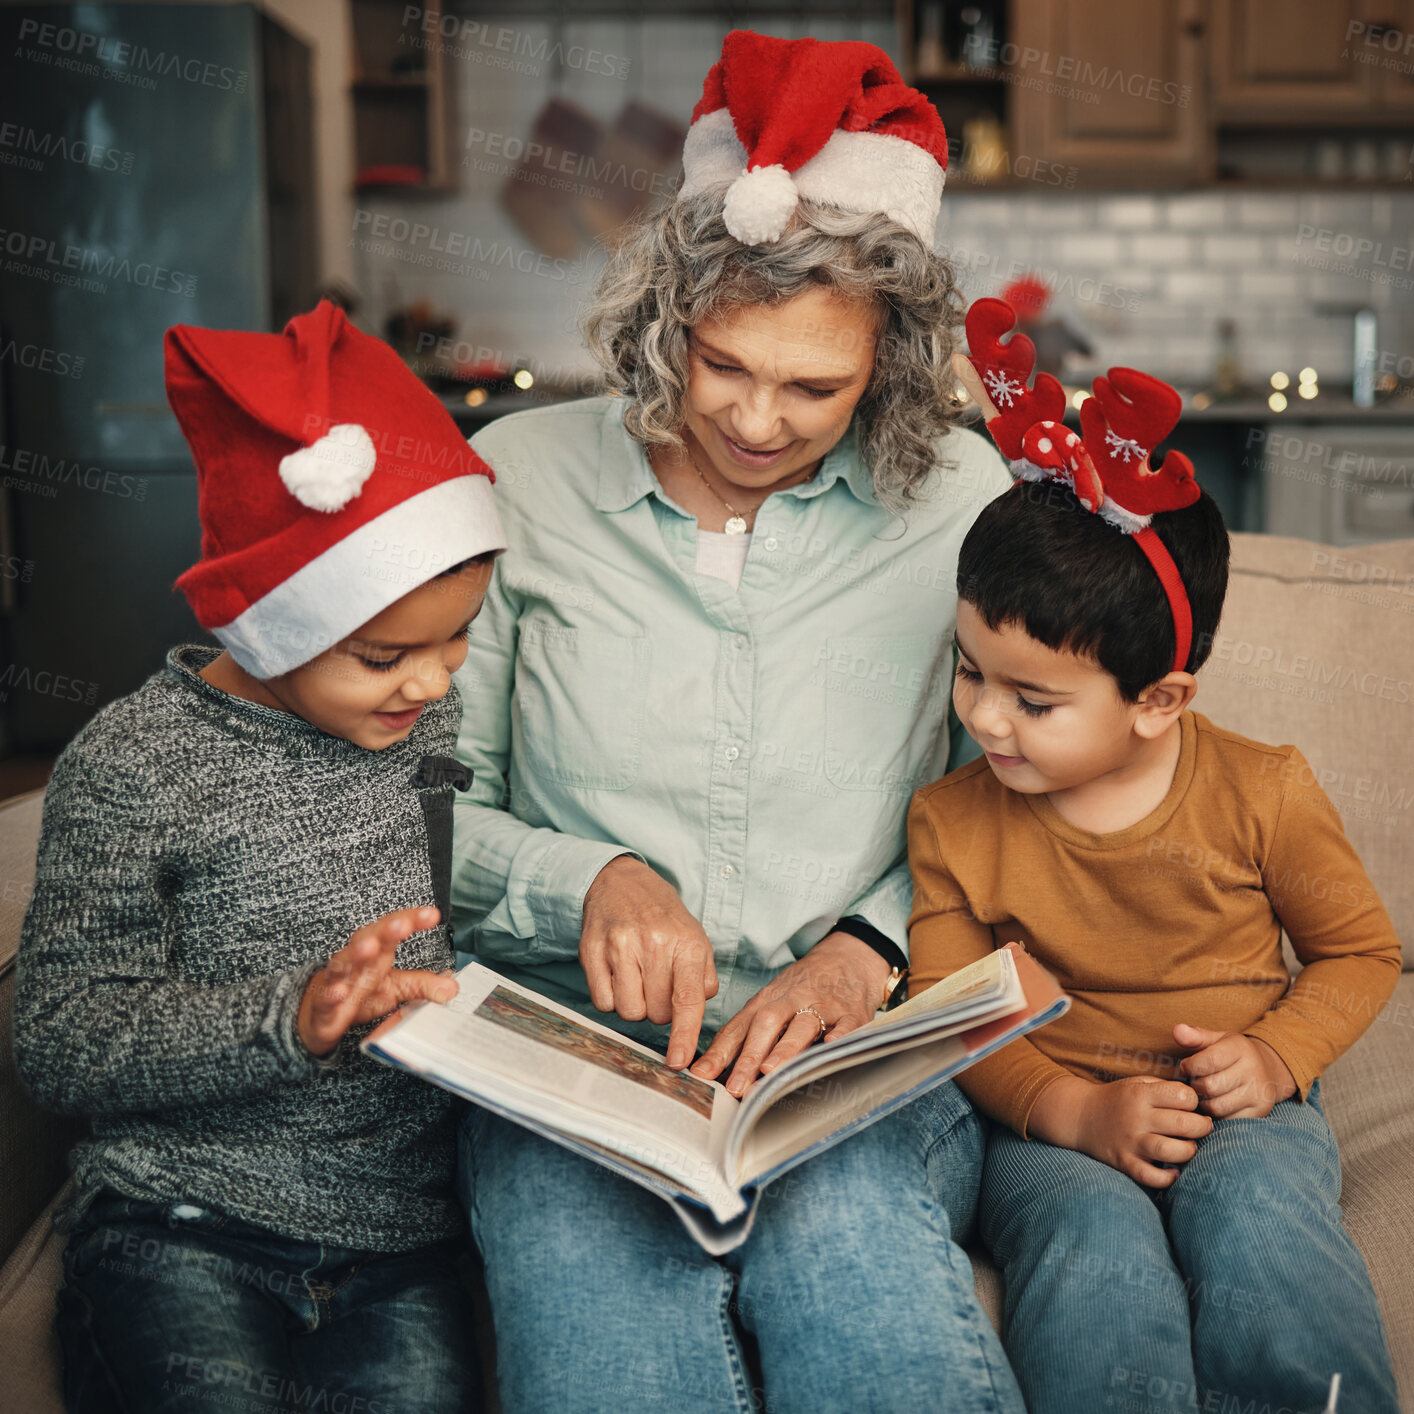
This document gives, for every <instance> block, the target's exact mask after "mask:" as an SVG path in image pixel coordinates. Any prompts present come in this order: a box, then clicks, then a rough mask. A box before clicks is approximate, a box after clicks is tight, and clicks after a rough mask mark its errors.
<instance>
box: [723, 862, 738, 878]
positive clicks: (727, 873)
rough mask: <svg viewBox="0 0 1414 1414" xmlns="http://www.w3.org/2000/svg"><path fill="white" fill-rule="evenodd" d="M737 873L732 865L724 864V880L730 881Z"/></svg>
mask: <svg viewBox="0 0 1414 1414" xmlns="http://www.w3.org/2000/svg"><path fill="white" fill-rule="evenodd" d="M735 873H736V870H735V869H733V868H732V866H731V865H730V864H724V865H722V878H724V879H730V878H731V876H732V875H733V874H735Z"/></svg>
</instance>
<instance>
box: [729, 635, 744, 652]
mask: <svg viewBox="0 0 1414 1414" xmlns="http://www.w3.org/2000/svg"><path fill="white" fill-rule="evenodd" d="M732 647H733V648H745V647H746V637H745V635H744V634H740V633H739V634H737V636H736V637H735V638H734V639H732Z"/></svg>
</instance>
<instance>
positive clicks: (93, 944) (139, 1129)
mask: <svg viewBox="0 0 1414 1414" xmlns="http://www.w3.org/2000/svg"><path fill="white" fill-rule="evenodd" d="M217 652H218V650H217V649H215V648H213V647H210V646H207V645H202V644H184V645H181V646H179V647H177V648H173V649H172V650H171V651H170V652H169V653H168V655H167V661H166V666H165V667H164V668H162V669H161V670H159V671H157V672H155V673H153V674H152V676H151V677H149V678H148V679H147V681H146V682H145V683H144V684H143V685H142V686H141V687H140V688H138V689H137V691H135V692H133V693H131V694H129V695H128V696H127V697H124V698H120V699H119V700H118V701H116V702H113V703H110V704H109V705H108V706H106V707H104V708H103V709H102V710H101V711H99V712H98V713H97V714H96V715H95V716H94V717H93V719H92V720H91V721H89V722H88V723H87V724H86V725H85V726H84V728H83V729H82V730H81V731H80V732H79V733H78V735H77V736H75V737H74V739H73V740H72V741H71V742H70V743H69V744H68V745H67V746H66V747H65V748H64V750H63V752H62V753H61V755H60V756H59V759H58V760H57V762H56V763H55V766H54V773H53V776H52V778H51V780H50V782H49V787H48V790H47V791H46V793H45V797H44V818H43V827H42V831H41V834H40V841H39V858H38V865H37V870H36V874H35V883H34V895H33V897H32V898H31V900H30V903H29V908H28V911H27V913H26V915H25V922H24V932H23V935H22V938H21V944H20V954H19V982H18V991H17V996H16V1003H15V1055H16V1060H17V1062H18V1065H19V1069H20V1074H21V1076H22V1077H23V1079H24V1081H25V1083H26V1085H27V1086H28V1087H29V1089H30V1090H31V1091H32V1093H33V1094H34V1096H35V1099H36V1100H37V1101H38V1102H39V1103H40V1104H41V1105H44V1106H46V1107H47V1108H50V1109H54V1110H58V1111H61V1112H63V1113H68V1114H79V1115H88V1116H91V1117H92V1120H93V1134H92V1137H91V1138H88V1139H85V1140H82V1141H81V1142H80V1143H79V1144H78V1145H77V1146H76V1147H75V1149H74V1151H73V1154H72V1155H71V1157H70V1162H71V1165H72V1167H73V1169H74V1174H75V1179H76V1184H77V1195H76V1198H75V1200H74V1201H73V1202H72V1203H71V1204H69V1205H68V1207H67V1208H66V1209H65V1210H64V1211H62V1212H61V1213H60V1214H59V1216H58V1218H57V1219H56V1225H57V1226H58V1227H59V1228H60V1229H61V1230H68V1229H69V1228H71V1227H72V1225H73V1223H74V1221H75V1220H76V1219H77V1218H78V1216H79V1215H80V1214H81V1213H82V1212H83V1210H84V1209H85V1208H86V1207H87V1206H88V1204H89V1202H90V1201H91V1200H92V1198H93V1196H94V1195H95V1194H96V1193H97V1192H98V1191H99V1189H100V1188H102V1187H103V1186H104V1185H107V1186H109V1187H112V1188H115V1189H117V1190H119V1191H120V1192H122V1193H124V1194H127V1195H128V1196H130V1197H134V1198H138V1199H143V1200H148V1201H153V1202H177V1201H185V1202H190V1203H194V1204H196V1205H198V1206H201V1207H206V1208H209V1209H212V1210H214V1211H218V1212H222V1213H228V1214H231V1215H234V1216H236V1217H239V1218H243V1219H245V1220H246V1221H248V1222H252V1223H257V1224H260V1225H261V1226H264V1227H267V1228H271V1229H273V1230H275V1231H277V1232H279V1233H282V1234H284V1235H285V1236H287V1237H291V1238H297V1239H301V1240H304V1241H310V1242H325V1243H329V1244H331V1245H336V1246H344V1247H354V1248H359V1249H363V1250H367V1251H377V1252H394V1251H405V1250H408V1249H410V1248H413V1247H416V1246H420V1245H422V1244H423V1243H427V1242H432V1241H436V1240H437V1239H440V1238H444V1237H448V1236H451V1235H453V1234H456V1233H457V1232H459V1231H460V1230H461V1226H462V1222H461V1216H460V1213H459V1211H458V1209H457V1206H456V1201H455V1198H454V1195H453V1191H452V1186H451V1181H452V1174H453V1169H454V1164H455V1142H454V1134H455V1118H454V1114H453V1105H454V1104H455V1101H454V1099H453V1097H452V1096H451V1095H449V1094H448V1093H446V1092H445V1091H443V1090H439V1089H437V1088H436V1087H435V1086H432V1085H428V1084H425V1083H424V1082H422V1081H420V1080H417V1079H414V1078H413V1077H412V1076H411V1075H407V1074H404V1073H402V1072H400V1071H395V1070H392V1069H390V1068H389V1067H387V1066H384V1065H381V1064H379V1063H378V1062H377V1061H373V1060H370V1059H368V1057H366V1056H364V1055H362V1054H361V1053H360V1052H359V1051H358V1048H357V1043H358V1040H359V1039H360V1038H361V1037H362V1036H363V1035H365V1034H367V1032H368V1031H369V1030H371V1029H372V1025H373V1023H368V1024H366V1025H362V1026H359V1027H356V1028H354V1030H352V1031H351V1032H350V1033H349V1034H348V1035H346V1036H345V1037H344V1039H343V1040H342V1041H341V1042H340V1043H339V1045H338V1047H337V1048H336V1049H335V1051H334V1052H333V1054H332V1055H331V1056H330V1057H328V1058H325V1059H323V1060H320V1059H317V1058H316V1057H314V1056H312V1055H311V1054H310V1053H309V1051H308V1050H307V1049H306V1048H305V1046H304V1044H303V1043H302V1042H301V1040H300V1039H299V1035H298V1033H297V1031H296V1027H295V1020H296V1011H297V1009H298V1005H299V1000H300V996H301V994H302V992H303V990H304V985H305V983H306V982H307V981H308V979H309V978H310V977H311V976H312V975H313V973H314V972H315V971H316V970H317V969H318V968H319V967H320V966H322V965H323V963H324V962H325V961H326V960H327V959H328V957H329V956H330V954H332V953H333V952H334V951H335V950H336V949H338V948H340V947H342V946H343V945H344V943H346V942H347V941H348V939H349V935H350V934H351V933H353V932H354V930H355V929H357V928H359V927H360V926H362V925H363V924H365V923H369V922H371V921H372V920H373V919H375V918H377V917H379V915H381V914H384V913H388V912H391V911H392V910H394V909H399V908H410V907H414V906H416V905H420V904H430V903H437V904H438V905H439V906H440V907H441V908H442V910H443V914H442V922H441V923H439V925H438V926H437V927H436V928H435V929H433V930H429V931H424V932H421V933H415V934H413V935H412V936H411V937H410V938H408V939H407V940H406V941H405V942H404V943H403V944H402V946H401V947H400V948H399V949H398V954H397V962H398V965H399V966H402V967H427V968H433V969H438V970H440V969H442V968H446V967H450V966H452V965H453V962H454V955H453V951H452V944H451V933H450V917H449V906H448V898H447V895H448V893H449V891H450V890H449V883H450V866H451V857H450V848H451V836H450V828H451V826H450V811H451V792H452V790H453V788H454V780H453V779H448V772H449V771H451V772H452V773H453V775H455V772H456V766H455V763H454V762H452V761H450V759H449V758H450V755H451V751H452V747H453V744H454V742H455V740H456V732H457V724H458V720H459V717H460V713H461V705H460V699H459V697H458V694H457V689H456V687H455V685H453V686H452V688H451V689H450V691H449V692H448V693H447V695H446V696H445V697H443V698H442V699H441V701H440V702H436V703H429V704H428V706H427V708H426V709H425V710H424V711H423V714H422V716H421V717H420V718H419V719H418V721H417V723H416V725H415V726H414V727H413V729H412V731H411V732H410V733H409V734H408V736H407V737H405V738H404V739H403V740H402V741H400V742H397V743H396V744H394V745H393V746H390V747H388V748H387V749H386V750H383V751H370V750H368V749H367V748H365V747H361V746H356V745H355V744H354V743H352V742H349V741H345V740H344V739H343V738H341V737H335V736H330V735H329V734H328V733H326V732H324V731H322V730H320V728H318V727H316V726H314V725H312V724H311V723H309V722H306V721H304V720H303V719H302V718H300V717H296V716H294V715H293V714H290V713H286V712H281V711H279V710H277V709H275V708H271V707H264V706H261V705H259V704H258V703H254V702H247V701H244V700H243V699H241V698H237V697H233V696H231V695H230V694H229V693H227V692H224V691H222V690H221V689H220V688H218V687H215V686H214V685H212V684H211V683H208V682H207V681H206V680H205V679H204V678H202V677H201V676H200V675H199V671H200V669H201V668H202V667H204V666H205V665H206V664H207V663H209V662H210V661H211V660H212V659H213V658H214V657H215V656H216V654H217ZM424 758H430V759H424ZM461 769H462V770H464V769H465V768H461ZM429 780H430V781H432V782H433V784H430V785H428V784H421V782H425V781H429ZM429 841H431V844H429ZM443 854H445V859H442V858H439V857H438V856H440V855H443Z"/></svg>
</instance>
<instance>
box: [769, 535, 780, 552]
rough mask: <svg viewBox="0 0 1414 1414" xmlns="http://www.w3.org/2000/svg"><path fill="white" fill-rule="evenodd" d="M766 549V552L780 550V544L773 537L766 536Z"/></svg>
mask: <svg viewBox="0 0 1414 1414" xmlns="http://www.w3.org/2000/svg"><path fill="white" fill-rule="evenodd" d="M766 548H767V549H768V550H779V549H780V548H781V542H780V541H779V540H777V539H776V537H775V536H774V535H768V536H767V537H766Z"/></svg>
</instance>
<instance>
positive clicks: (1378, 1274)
mask: <svg viewBox="0 0 1414 1414" xmlns="http://www.w3.org/2000/svg"><path fill="white" fill-rule="evenodd" d="M1411 1075H1414V975H1411V974H1409V973H1405V975H1404V976H1402V977H1401V978H1400V979H1399V985H1398V987H1396V988H1395V993H1394V996H1393V997H1391V998H1390V1001H1389V1004H1388V1005H1387V1006H1386V1007H1385V1008H1384V1010H1383V1011H1382V1012H1381V1013H1380V1014H1379V1016H1378V1017H1377V1018H1376V1019H1375V1020H1374V1021H1373V1022H1372V1023H1371V1024H1370V1027H1369V1029H1368V1030H1367V1031H1366V1032H1365V1034H1364V1035H1363V1036H1361V1038H1360V1039H1359V1040H1358V1041H1357V1042H1356V1043H1355V1044H1354V1045H1353V1046H1352V1047H1351V1048H1350V1049H1349V1050H1348V1051H1347V1052H1346V1053H1345V1054H1344V1055H1343V1056H1342V1057H1341V1058H1340V1059H1339V1060H1338V1061H1336V1063H1335V1064H1334V1065H1333V1066H1331V1068H1330V1069H1329V1070H1328V1071H1327V1072H1326V1073H1325V1075H1324V1076H1323V1077H1322V1079H1321V1108H1322V1109H1323V1110H1325V1113H1326V1118H1327V1119H1328V1120H1329V1121H1330V1125H1331V1128H1332V1129H1333V1130H1334V1131H1335V1136H1336V1140H1337V1142H1338V1143H1339V1145H1340V1167H1341V1180H1342V1186H1341V1207H1342V1208H1343V1209H1344V1212H1345V1224H1346V1226H1347V1227H1348V1228H1349V1229H1350V1235H1351V1236H1352V1237H1353V1238H1354V1239H1355V1242H1356V1245H1357V1246H1358V1247H1359V1248H1360V1251H1361V1253H1362V1254H1363V1255H1364V1258H1365V1263H1366V1265H1367V1266H1368V1267H1369V1269H1370V1280H1371V1281H1372V1282H1373V1283H1374V1286H1375V1292H1376V1294H1377V1295H1378V1296H1379V1298H1380V1310H1381V1311H1382V1312H1383V1313H1384V1318H1385V1330H1386V1333H1387V1334H1388V1336H1389V1346H1390V1353H1391V1355H1392V1356H1393V1357H1394V1369H1395V1374H1396V1375H1397V1376H1398V1378H1399V1386H1400V1392H1401V1396H1402V1398H1403V1401H1404V1404H1403V1407H1404V1408H1406V1409H1411V1408H1414V1283H1411V1282H1410V1280H1409V1254H1410V1253H1411V1252H1414V1163H1411V1162H1410V1156H1411V1155H1414V1100H1411V1098H1410V1089H1409V1077H1410V1076H1411Z"/></svg>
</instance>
